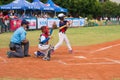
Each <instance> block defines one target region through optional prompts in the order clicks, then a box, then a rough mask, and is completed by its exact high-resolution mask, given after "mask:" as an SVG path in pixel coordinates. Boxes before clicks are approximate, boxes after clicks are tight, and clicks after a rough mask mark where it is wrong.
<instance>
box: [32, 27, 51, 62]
mask: <svg viewBox="0 0 120 80" xmlns="http://www.w3.org/2000/svg"><path fill="white" fill-rule="evenodd" d="M41 31H42V34H41V35H40V38H39V44H38V51H36V52H34V54H35V56H36V57H42V59H43V60H47V61H49V60H50V58H51V53H52V51H53V47H52V46H51V45H50V44H48V41H49V40H50V38H51V34H52V32H53V29H50V31H49V29H48V27H47V26H42V27H41Z"/></svg>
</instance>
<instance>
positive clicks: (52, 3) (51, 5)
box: [46, 0, 68, 12]
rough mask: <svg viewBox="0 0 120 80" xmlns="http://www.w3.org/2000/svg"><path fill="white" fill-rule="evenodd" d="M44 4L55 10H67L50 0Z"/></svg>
mask: <svg viewBox="0 0 120 80" xmlns="http://www.w3.org/2000/svg"><path fill="white" fill-rule="evenodd" d="M46 5H47V6H50V7H52V8H54V9H55V12H68V10H67V9H65V8H62V7H60V6H58V5H56V4H55V3H54V2H53V1H52V0H48V1H47V3H46Z"/></svg>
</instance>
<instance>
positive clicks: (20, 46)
mask: <svg viewBox="0 0 120 80" xmlns="http://www.w3.org/2000/svg"><path fill="white" fill-rule="evenodd" d="M28 24H29V22H28V21H26V20H22V22H21V27H19V28H18V29H17V30H16V31H15V32H14V33H13V35H12V37H11V40H10V45H9V47H10V51H8V52H7V56H8V58H11V57H18V58H23V57H29V56H30V55H29V54H28V50H29V41H28V40H27V39H26V34H27V32H26V30H27V28H28Z"/></svg>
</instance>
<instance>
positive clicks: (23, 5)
mask: <svg viewBox="0 0 120 80" xmlns="http://www.w3.org/2000/svg"><path fill="white" fill-rule="evenodd" d="M0 9H6V10H14V9H22V10H26V9H33V7H32V5H31V3H30V2H28V1H26V0H15V1H13V2H11V3H9V4H7V5H3V6H0Z"/></svg>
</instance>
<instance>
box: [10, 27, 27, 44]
mask: <svg viewBox="0 0 120 80" xmlns="http://www.w3.org/2000/svg"><path fill="white" fill-rule="evenodd" d="M26 34H27V33H26V31H25V29H24V27H20V28H18V29H17V30H16V31H15V32H14V34H13V35H12V38H11V40H10V41H11V42H13V43H17V44H21V42H22V41H23V40H25V39H26Z"/></svg>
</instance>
